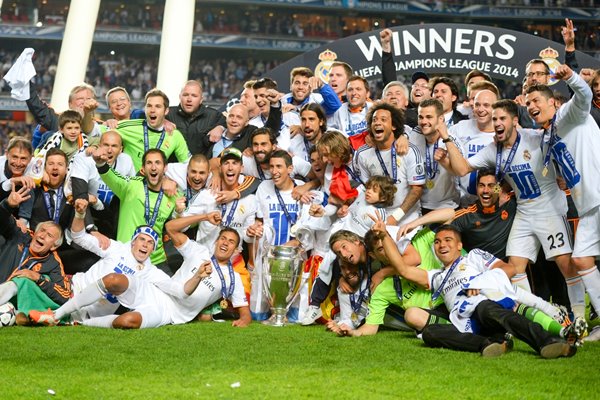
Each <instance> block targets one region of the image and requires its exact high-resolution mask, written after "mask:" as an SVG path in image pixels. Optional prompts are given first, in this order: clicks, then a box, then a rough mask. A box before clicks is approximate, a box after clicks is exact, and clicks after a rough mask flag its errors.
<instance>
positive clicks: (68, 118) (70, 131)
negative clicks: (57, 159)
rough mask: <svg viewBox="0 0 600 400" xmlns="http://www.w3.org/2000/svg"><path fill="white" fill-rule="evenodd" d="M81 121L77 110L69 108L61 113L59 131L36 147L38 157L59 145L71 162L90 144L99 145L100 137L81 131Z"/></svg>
mask: <svg viewBox="0 0 600 400" xmlns="http://www.w3.org/2000/svg"><path fill="white" fill-rule="evenodd" d="M81 123H82V118H81V114H79V112H77V111H75V110H67V111H65V112H63V113H62V114H60V116H59V117H58V125H59V127H60V129H59V131H58V132H54V133H51V134H49V136H48V137H47V138H46V140H45V141H43V145H42V146H41V147H38V148H37V149H36V151H35V154H36V157H39V156H41V157H44V156H45V154H46V152H47V151H48V150H50V149H52V148H55V147H58V148H60V149H61V150H62V151H64V152H65V154H66V155H67V158H68V159H69V162H70V161H71V160H72V158H73V156H74V155H75V154H77V153H78V152H79V151H80V150H82V149H86V148H87V147H88V146H90V145H97V144H98V142H99V141H100V137H99V136H94V137H90V138H88V137H87V135H85V134H84V133H83V132H81Z"/></svg>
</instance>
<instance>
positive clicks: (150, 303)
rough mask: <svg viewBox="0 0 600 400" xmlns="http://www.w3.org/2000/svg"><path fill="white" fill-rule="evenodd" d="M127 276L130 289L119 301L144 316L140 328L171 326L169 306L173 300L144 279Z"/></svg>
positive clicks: (120, 296)
mask: <svg viewBox="0 0 600 400" xmlns="http://www.w3.org/2000/svg"><path fill="white" fill-rule="evenodd" d="M125 276H126V277H127V280H128V281H129V287H128V288H127V290H126V291H124V292H123V293H122V294H120V295H119V296H117V299H118V300H119V303H121V304H122V305H123V306H125V307H127V308H129V309H131V310H133V311H135V312H138V313H140V314H141V315H142V326H140V328H142V329H143V328H158V327H159V326H163V325H168V324H170V323H171V314H170V313H169V311H168V306H167V304H168V303H169V302H171V301H172V300H171V298H170V297H169V296H167V295H166V294H165V293H164V292H162V291H161V290H159V289H158V288H157V287H156V286H154V285H153V284H151V283H149V282H147V281H145V280H143V279H139V278H136V277H135V276H130V275H125Z"/></svg>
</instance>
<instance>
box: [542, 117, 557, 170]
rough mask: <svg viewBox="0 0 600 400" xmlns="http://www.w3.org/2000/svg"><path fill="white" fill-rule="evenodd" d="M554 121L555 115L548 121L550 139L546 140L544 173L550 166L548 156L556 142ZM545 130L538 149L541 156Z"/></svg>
mask: <svg viewBox="0 0 600 400" xmlns="http://www.w3.org/2000/svg"><path fill="white" fill-rule="evenodd" d="M555 119H556V114H554V117H552V119H551V120H550V139H549V140H548V152H546V155H545V156H544V171H548V164H550V155H551V154H552V148H553V147H554V145H555V144H556V142H557V141H558V140H557V138H556V124H555V123H554V122H555ZM546 132H547V130H546V131H545V132H544V134H543V135H542V140H541V141H540V149H542V154H544V138H545V137H546V134H545V133H546Z"/></svg>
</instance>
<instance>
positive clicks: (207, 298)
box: [167, 240, 248, 324]
mask: <svg viewBox="0 0 600 400" xmlns="http://www.w3.org/2000/svg"><path fill="white" fill-rule="evenodd" d="M177 250H178V251H179V253H181V255H182V256H183V260H184V261H183V264H182V265H181V267H180V268H179V269H178V270H177V272H175V275H173V277H172V278H171V280H172V281H174V282H177V283H178V284H181V285H185V283H186V282H187V281H188V280H189V279H190V278H191V277H192V276H194V274H195V273H196V271H197V270H198V268H199V266H200V265H201V264H202V263H204V262H205V261H210V260H211V252H210V251H209V250H208V248H206V247H205V246H202V245H199V244H198V243H196V242H194V241H193V240H187V241H186V242H185V243H184V244H183V245H182V246H181V247H179V248H178V249H177ZM212 268H213V271H212V274H211V275H210V276H209V277H208V278H204V279H203V280H202V281H201V282H200V283H199V284H198V287H197V288H196V290H194V292H193V293H192V294H191V295H190V296H188V297H185V298H183V299H179V298H175V297H173V296H169V297H170V298H171V299H172V300H173V301H172V302H167V306H168V308H169V311H170V314H171V320H172V323H173V324H184V323H186V322H188V321H191V320H192V319H194V318H195V317H196V315H198V313H199V312H200V311H202V310H203V309H204V308H206V307H207V306H209V305H211V304H213V303H214V302H216V301H218V300H219V299H220V298H221V297H222V296H221V288H222V283H221V279H220V277H219V274H218V273H217V271H216V270H215V266H214V264H213V265H212ZM219 268H220V270H221V272H222V273H223V279H224V280H225V287H226V293H229V290H230V287H231V278H230V276H229V271H228V268H227V265H219ZM233 275H234V279H233V281H234V289H233V295H232V296H231V297H229V300H230V301H231V303H232V304H233V306H234V307H242V306H247V305H248V302H247V301H246V295H245V293H244V286H243V284H242V280H241V278H240V276H239V274H238V273H237V272H235V271H233Z"/></svg>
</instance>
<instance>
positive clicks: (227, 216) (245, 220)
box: [196, 191, 258, 247]
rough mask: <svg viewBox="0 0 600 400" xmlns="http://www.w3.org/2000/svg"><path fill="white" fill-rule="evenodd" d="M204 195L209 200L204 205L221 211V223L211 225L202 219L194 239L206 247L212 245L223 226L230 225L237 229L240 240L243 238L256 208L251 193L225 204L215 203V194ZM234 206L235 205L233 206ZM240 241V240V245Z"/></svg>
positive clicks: (253, 218) (256, 205)
mask: <svg viewBox="0 0 600 400" xmlns="http://www.w3.org/2000/svg"><path fill="white" fill-rule="evenodd" d="M208 192H209V193H210V191H208ZM210 194H211V196H210V197H209V196H206V199H207V200H208V201H209V202H208V203H207V204H206V207H207V208H208V209H211V210H217V211H220V212H221V225H213V224H211V223H210V222H208V221H202V222H200V223H199V224H198V234H197V235H196V241H197V242H198V243H200V244H203V245H205V246H207V247H212V246H213V245H214V243H215V241H216V240H217V237H218V236H219V232H220V231H221V228H223V227H226V226H227V227H230V228H233V229H235V230H236V231H237V233H238V234H239V235H240V240H244V239H245V234H246V229H248V227H249V226H250V225H252V224H253V223H254V220H255V219H256V210H257V208H258V204H257V201H256V197H255V196H254V195H253V194H250V195H247V196H245V197H242V198H241V199H239V200H237V201H236V200H234V201H230V202H229V203H227V204H223V205H221V204H217V202H216V200H215V196H214V195H213V194H212V193H210ZM234 206H235V207H234ZM241 245H242V243H241V242H240V246H241Z"/></svg>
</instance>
